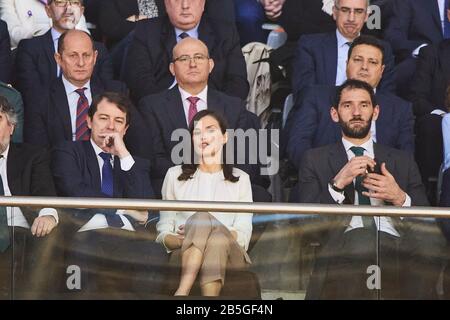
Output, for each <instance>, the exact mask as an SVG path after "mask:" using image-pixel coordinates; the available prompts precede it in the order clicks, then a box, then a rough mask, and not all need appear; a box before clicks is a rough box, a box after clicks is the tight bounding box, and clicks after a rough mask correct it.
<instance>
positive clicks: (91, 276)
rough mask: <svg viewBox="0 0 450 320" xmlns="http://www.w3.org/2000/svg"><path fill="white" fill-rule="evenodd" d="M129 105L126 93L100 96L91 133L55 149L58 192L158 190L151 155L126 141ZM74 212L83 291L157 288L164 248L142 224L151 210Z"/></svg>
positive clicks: (73, 249)
mask: <svg viewBox="0 0 450 320" xmlns="http://www.w3.org/2000/svg"><path fill="white" fill-rule="evenodd" d="M130 107H131V102H130V101H129V99H128V98H126V97H125V96H123V95H121V94H117V93H110V92H105V93H103V94H101V95H99V96H97V97H96V98H95V99H94V101H93V103H92V106H91V108H90V109H89V111H88V119H87V122H88V123H87V125H88V127H89V129H91V139H90V140H88V141H76V142H71V141H69V142H66V143H64V144H62V145H61V146H60V147H56V148H55V149H54V152H53V162H52V167H53V170H52V171H53V175H54V179H55V185H56V190H57V192H58V195H59V196H63V197H97V198H113V197H114V198H139V199H144V198H151V197H152V196H153V190H152V187H151V185H150V180H149V174H150V172H149V163H148V161H146V160H144V159H140V158H138V157H135V156H132V155H131V154H130V152H129V151H128V149H127V148H126V146H125V144H124V142H123V136H124V135H125V133H126V131H127V129H128V126H129V123H130ZM72 218H73V227H75V228H76V229H75V230H68V231H67V232H68V234H69V235H71V236H72V239H71V244H70V245H69V252H70V253H69V257H68V258H67V263H68V265H72V264H73V265H77V266H80V268H81V293H82V294H84V293H86V294H104V295H100V296H99V297H107V296H105V295H106V294H109V293H111V292H110V291H109V290H114V291H113V292H115V291H121V292H122V293H123V292H128V293H133V291H134V293H142V292H148V293H158V291H159V286H158V285H155V283H156V282H155V283H153V280H154V281H160V280H159V278H158V277H155V279H153V278H152V275H154V274H156V273H157V270H159V268H160V267H161V265H162V263H163V259H164V252H163V250H161V248H160V247H159V246H158V245H157V244H156V243H155V242H154V241H153V240H154V239H151V237H150V235H147V232H145V229H143V226H142V225H144V224H145V223H146V222H147V220H148V212H147V211H135V210H112V209H104V210H102V209H92V210H83V209H77V210H73V212H72ZM73 231H76V232H73ZM139 231H144V232H139ZM112 257H116V258H117V259H111V258H112ZM140 277H142V278H140ZM147 281H150V282H151V283H150V284H147Z"/></svg>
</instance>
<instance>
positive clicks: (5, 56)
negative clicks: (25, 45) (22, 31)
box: [0, 20, 12, 83]
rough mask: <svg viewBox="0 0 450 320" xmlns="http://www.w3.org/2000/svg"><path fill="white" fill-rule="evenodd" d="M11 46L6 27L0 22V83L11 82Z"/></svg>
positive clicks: (4, 23) (3, 22)
mask: <svg viewBox="0 0 450 320" xmlns="http://www.w3.org/2000/svg"><path fill="white" fill-rule="evenodd" d="M11 65H12V60H11V45H10V40H9V33H8V26H7V25H6V22H5V21H3V20H0V81H1V82H4V83H10V82H11Z"/></svg>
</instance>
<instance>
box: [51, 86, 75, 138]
mask: <svg viewBox="0 0 450 320" xmlns="http://www.w3.org/2000/svg"><path fill="white" fill-rule="evenodd" d="M51 99H52V100H53V101H52V103H51V105H53V106H55V108H56V112H57V114H58V117H59V119H60V121H61V122H62V124H63V127H64V138H65V140H72V121H71V120H70V108H69V102H68V101H67V94H66V89H65V87H64V84H63V82H62V80H61V78H59V79H58V80H57V81H56V83H55V86H54V87H53V89H52V93H51ZM52 111H53V110H50V112H52Z"/></svg>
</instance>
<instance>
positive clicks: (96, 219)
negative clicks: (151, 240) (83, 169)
mask: <svg viewBox="0 0 450 320" xmlns="http://www.w3.org/2000/svg"><path fill="white" fill-rule="evenodd" d="M90 141H91V144H92V147H93V148H94V151H95V154H96V155H97V161H98V167H99V170H100V179H103V174H102V168H103V163H104V161H103V158H102V157H100V156H99V154H100V153H101V152H104V151H103V150H102V149H101V148H100V147H99V146H97V144H95V142H94V141H92V139H91V140H90ZM111 165H112V167H113V168H114V157H111ZM133 165H134V159H133V157H132V156H131V155H128V156H127V157H125V158H123V159H120V168H121V169H122V170H123V171H129V170H131V168H132V167H133ZM123 213H124V210H117V211H116V214H118V215H119V216H120V218H121V219H122V222H123V227H122V228H121V229H124V230H128V231H134V228H133V226H132V225H131V223H130V221H129V220H128V219H127V218H126V217H125V216H124V215H123ZM105 228H108V222H107V221H106V217H105V215H104V214H100V213H97V214H95V215H94V216H93V217H92V218H91V219H90V220H89V221H88V222H87V223H86V224H85V225H84V226H82V227H81V228H80V230H78V232H83V231H88V230H96V229H105Z"/></svg>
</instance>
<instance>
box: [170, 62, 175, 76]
mask: <svg viewBox="0 0 450 320" xmlns="http://www.w3.org/2000/svg"><path fill="white" fill-rule="evenodd" d="M169 70H170V73H171V74H172V75H173V76H174V77H175V65H174V64H173V62H171V63H170V64H169Z"/></svg>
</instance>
